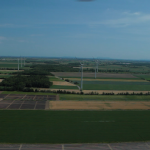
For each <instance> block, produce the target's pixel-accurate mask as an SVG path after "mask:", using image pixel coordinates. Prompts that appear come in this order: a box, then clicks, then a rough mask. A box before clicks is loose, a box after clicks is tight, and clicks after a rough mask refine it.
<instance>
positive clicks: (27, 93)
mask: <svg viewBox="0 0 150 150" xmlns="http://www.w3.org/2000/svg"><path fill="white" fill-rule="evenodd" d="M1 94H25V95H56V94H55V93H45V92H44V93H43V92H18V91H13V92H10V91H4V92H2V93H1Z"/></svg>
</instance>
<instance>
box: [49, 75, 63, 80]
mask: <svg viewBox="0 0 150 150" xmlns="http://www.w3.org/2000/svg"><path fill="white" fill-rule="evenodd" d="M48 77H49V81H64V80H61V79H59V78H56V77H53V76H52V77H50V76H48Z"/></svg>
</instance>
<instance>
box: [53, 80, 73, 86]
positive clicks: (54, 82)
mask: <svg viewBox="0 0 150 150" xmlns="http://www.w3.org/2000/svg"><path fill="white" fill-rule="evenodd" d="M53 85H67V86H76V85H74V84H72V83H70V82H64V81H53Z"/></svg>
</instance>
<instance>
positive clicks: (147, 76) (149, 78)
mask: <svg viewBox="0 0 150 150" xmlns="http://www.w3.org/2000/svg"><path fill="white" fill-rule="evenodd" d="M135 76H136V77H138V78H143V79H145V80H150V74H140V75H135Z"/></svg>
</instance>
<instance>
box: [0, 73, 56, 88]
mask: <svg viewBox="0 0 150 150" xmlns="http://www.w3.org/2000/svg"><path fill="white" fill-rule="evenodd" d="M52 85H53V83H52V82H50V81H49V78H48V77H46V76H43V75H30V76H21V75H17V76H11V77H9V78H6V79H5V80H3V81H2V82H1V83H0V87H1V88H0V89H7V90H12V91H15V90H18V91H23V90H24V89H25V88H31V87H37V88H49V87H50V86H52Z"/></svg>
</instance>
